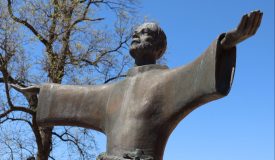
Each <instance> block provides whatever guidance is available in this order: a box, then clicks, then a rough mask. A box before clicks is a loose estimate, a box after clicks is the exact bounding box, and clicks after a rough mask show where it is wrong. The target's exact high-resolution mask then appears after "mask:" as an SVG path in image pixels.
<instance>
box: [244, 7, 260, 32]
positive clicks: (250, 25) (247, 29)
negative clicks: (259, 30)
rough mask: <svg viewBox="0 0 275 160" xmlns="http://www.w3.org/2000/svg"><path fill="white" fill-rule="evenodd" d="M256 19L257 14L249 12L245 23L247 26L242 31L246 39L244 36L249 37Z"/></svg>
mask: <svg viewBox="0 0 275 160" xmlns="http://www.w3.org/2000/svg"><path fill="white" fill-rule="evenodd" d="M256 18H257V12H255V11H254V12H251V13H250V14H249V15H248V22H247V25H246V27H245V29H244V32H243V35H244V36H245V37H246V36H249V33H250V32H251V30H252V29H253V28H254V26H253V25H254V22H255V19H256Z"/></svg>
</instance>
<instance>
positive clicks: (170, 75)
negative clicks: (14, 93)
mask: <svg viewBox="0 0 275 160" xmlns="http://www.w3.org/2000/svg"><path fill="white" fill-rule="evenodd" d="M261 19H262V13H261V12H260V11H254V12H251V13H249V14H246V15H244V16H243V18H242V20H241V22H240V24H239V26H238V27H237V28H236V29H234V30H232V31H230V32H227V33H224V34H221V35H220V36H219V37H218V38H217V40H215V41H214V42H213V43H212V44H211V45H210V46H209V48H208V49H207V50H206V51H205V52H204V53H203V54H202V55H201V56H200V57H199V58H197V59H196V60H195V61H194V62H192V63H190V64H188V65H186V66H183V67H179V68H175V69H168V67H166V66H161V65H156V64H155V62H156V60H157V59H158V58H160V57H161V56H162V55H163V53H164V51H165V49H166V36H165V33H164V32H163V31H162V29H161V28H160V27H159V26H158V25H157V24H155V23H145V24H143V25H141V26H140V27H138V28H137V29H136V31H135V32H134V34H133V41H132V43H131V47H130V53H131V55H132V57H133V58H134V59H135V62H136V65H137V66H136V67H134V68H132V69H130V70H129V72H128V74H127V77H126V78H125V79H124V80H122V81H120V82H116V83H113V84H106V85H98V86H76V85H59V84H43V85H39V86H32V87H29V88H20V87H18V86H15V85H13V87H14V88H15V89H17V90H20V91H21V92H22V91H23V92H25V93H26V94H30V95H33V94H35V95H36V94H38V93H39V96H38V99H39V100H38V108H37V122H38V124H39V125H41V126H53V125H70V126H81V127H87V128H91V129H94V130H97V131H100V132H102V133H104V134H105V135H106V136H107V152H106V154H104V155H101V156H99V159H101V160H124V159H142V160H162V157H163V153H164V148H165V145H166V142H167V140H168V137H169V135H170V134H171V132H172V131H173V129H174V128H175V127H176V126H177V124H178V123H179V122H180V121H181V120H182V119H183V118H184V117H186V116H187V115H188V114H189V113H190V112H191V111H193V110H194V109H195V108H197V107H199V106H201V105H203V104H205V103H207V102H209V101H213V100H216V99H219V98H222V97H224V96H226V95H227V94H228V93H229V90H230V87H231V84H232V81H233V75H234V68H235V61H236V47H235V46H236V45H237V44H238V43H240V42H241V41H243V40H245V39H247V38H249V37H251V36H252V35H254V34H255V33H256V31H257V29H258V27H259V26H260V23H261Z"/></svg>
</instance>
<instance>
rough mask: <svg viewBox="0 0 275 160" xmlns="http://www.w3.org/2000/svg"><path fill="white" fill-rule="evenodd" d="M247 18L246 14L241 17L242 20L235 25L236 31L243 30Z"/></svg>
mask: <svg viewBox="0 0 275 160" xmlns="http://www.w3.org/2000/svg"><path fill="white" fill-rule="evenodd" d="M247 20H248V15H247V14H246V15H244V16H243V17H242V20H241V22H240V24H239V26H238V27H237V30H238V31H240V32H242V31H243V30H244V28H245V26H246V24H247Z"/></svg>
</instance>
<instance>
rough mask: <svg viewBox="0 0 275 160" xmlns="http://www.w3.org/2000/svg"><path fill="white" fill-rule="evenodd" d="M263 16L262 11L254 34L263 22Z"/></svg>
mask: <svg viewBox="0 0 275 160" xmlns="http://www.w3.org/2000/svg"><path fill="white" fill-rule="evenodd" d="M262 18H263V13H262V12H261V13H260V15H259V18H258V21H257V24H256V26H255V29H254V31H253V32H252V35H254V34H255V33H256V32H257V30H258V29H259V27H260V25H261V22H262Z"/></svg>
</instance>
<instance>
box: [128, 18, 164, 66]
mask: <svg viewBox="0 0 275 160" xmlns="http://www.w3.org/2000/svg"><path fill="white" fill-rule="evenodd" d="M132 38H133V39H132V43H131V47H130V54H131V56H132V57H133V58H134V59H135V61H136V65H138V66H140V65H146V64H155V63H156V60H157V59H159V58H160V57H161V56H162V55H163V54H164V52H165V50H166V46H167V42H166V35H165V33H164V32H163V30H162V29H161V28H160V27H159V26H158V25H157V24H156V23H144V24H142V25H140V26H139V27H138V28H137V29H136V30H135V32H134V34H133V37H132Z"/></svg>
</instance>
